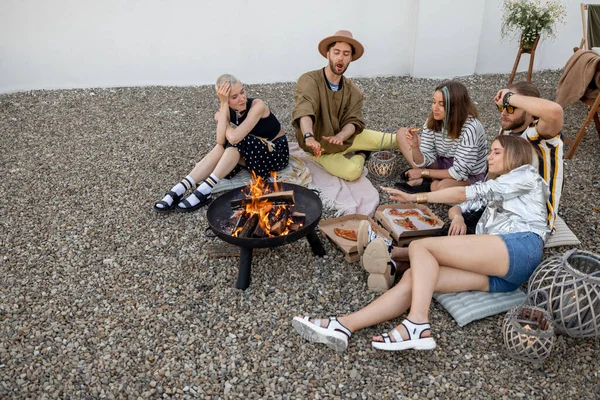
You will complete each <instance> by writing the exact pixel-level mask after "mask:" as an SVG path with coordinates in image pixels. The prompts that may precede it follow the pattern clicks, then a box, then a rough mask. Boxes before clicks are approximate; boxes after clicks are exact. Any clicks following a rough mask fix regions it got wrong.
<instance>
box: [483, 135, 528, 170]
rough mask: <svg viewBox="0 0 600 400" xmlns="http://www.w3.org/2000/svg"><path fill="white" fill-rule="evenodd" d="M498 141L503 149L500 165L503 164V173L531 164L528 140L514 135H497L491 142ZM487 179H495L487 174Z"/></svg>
mask: <svg viewBox="0 0 600 400" xmlns="http://www.w3.org/2000/svg"><path fill="white" fill-rule="evenodd" d="M495 141H498V143H500V146H502V148H503V149H504V155H503V157H502V163H503V164H504V173H508V172H510V171H512V170H513V169H515V168H518V167H520V166H522V165H527V164H531V162H532V160H533V151H534V150H533V147H532V146H531V143H529V140H527V139H524V138H522V137H521V136H516V135H498V136H496V137H495V138H494V140H492V143H494V142H495ZM488 178H492V179H493V178H497V176H492V175H491V174H488Z"/></svg>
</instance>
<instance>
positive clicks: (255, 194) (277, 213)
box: [232, 171, 302, 237]
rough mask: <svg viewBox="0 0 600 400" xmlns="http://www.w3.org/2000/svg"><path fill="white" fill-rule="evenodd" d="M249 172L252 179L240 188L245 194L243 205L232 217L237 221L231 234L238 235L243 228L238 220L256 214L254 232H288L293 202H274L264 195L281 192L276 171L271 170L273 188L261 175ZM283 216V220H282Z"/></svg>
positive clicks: (243, 219) (267, 234)
mask: <svg viewBox="0 0 600 400" xmlns="http://www.w3.org/2000/svg"><path fill="white" fill-rule="evenodd" d="M251 172H252V179H251V181H250V185H249V186H248V187H246V188H244V189H242V192H244V194H245V196H246V201H245V203H244V206H243V207H242V209H240V210H238V211H236V212H235V214H234V215H233V217H232V218H233V219H234V220H235V221H237V223H236V227H235V229H234V231H233V232H232V236H236V237H237V236H239V235H240V233H241V232H242V230H243V229H244V226H243V224H241V223H240V222H241V221H244V222H245V221H248V220H249V219H250V218H252V216H253V215H257V216H258V222H257V226H258V227H257V228H255V230H254V232H256V230H258V231H261V230H262V233H263V234H264V237H274V236H283V235H287V234H289V233H290V232H291V230H290V226H292V225H293V224H294V220H293V219H292V212H291V209H290V208H291V206H293V203H292V204H275V203H273V201H272V199H270V198H269V197H268V196H267V197H265V195H268V194H270V193H276V192H281V189H280V188H279V185H278V184H277V173H276V172H271V178H272V180H273V190H271V189H270V187H269V186H267V185H266V183H267V182H266V181H265V180H264V179H263V178H262V177H260V176H257V175H256V174H255V173H254V171H251ZM273 198H275V197H273ZM284 218H285V220H283V219H284ZM276 224H279V226H278V227H275V225H276ZM282 224H284V225H283V226H284V227H283V229H281V228H282V226H281V225H282ZM240 225H242V226H240ZM300 226H302V224H300ZM297 228H299V227H297ZM294 230H297V229H294ZM274 233H275V234H274Z"/></svg>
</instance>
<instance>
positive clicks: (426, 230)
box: [375, 203, 444, 244]
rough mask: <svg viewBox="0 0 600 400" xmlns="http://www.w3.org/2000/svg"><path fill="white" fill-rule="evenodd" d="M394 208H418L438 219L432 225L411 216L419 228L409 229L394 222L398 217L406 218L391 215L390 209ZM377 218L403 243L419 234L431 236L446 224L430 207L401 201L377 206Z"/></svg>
mask: <svg viewBox="0 0 600 400" xmlns="http://www.w3.org/2000/svg"><path fill="white" fill-rule="evenodd" d="M393 209H397V210H403V211H404V210H411V209H416V210H418V211H419V212H421V213H423V214H424V215H427V216H428V217H430V218H433V219H434V220H435V221H436V224H435V225H434V226H430V225H429V224H427V223H425V222H423V221H420V220H419V219H418V217H413V216H410V217H408V218H409V219H410V220H411V222H412V223H413V224H414V225H415V226H416V227H417V228H418V229H417V230H408V229H405V228H403V227H401V226H400V225H398V224H397V223H395V222H394V219H397V218H406V217H400V216H394V215H390V211H391V210H393ZM375 220H376V221H377V222H379V223H380V224H381V225H382V226H383V228H384V229H385V230H386V231H387V232H389V234H390V235H391V237H392V238H393V239H394V240H395V241H396V242H397V243H398V244H403V243H406V242H407V241H408V242H410V241H411V240H414V239H418V237H419V236H430V235H433V234H434V233H436V232H438V231H439V230H440V229H442V227H443V226H444V222H443V221H442V220H441V219H439V218H438V217H437V215H435V214H434V213H433V212H432V211H431V210H430V209H429V208H427V207H425V206H423V205H421V204H414V203H399V204H383V205H381V206H379V207H377V211H376V212H375Z"/></svg>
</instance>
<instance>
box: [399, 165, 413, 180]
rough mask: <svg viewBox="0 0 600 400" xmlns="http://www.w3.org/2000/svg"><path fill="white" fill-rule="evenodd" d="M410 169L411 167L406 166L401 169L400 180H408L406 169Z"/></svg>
mask: <svg viewBox="0 0 600 400" xmlns="http://www.w3.org/2000/svg"><path fill="white" fill-rule="evenodd" d="M411 169H412V167H410V168H406V169H405V170H404V171H402V173H401V174H400V179H402V181H405V182H408V181H409V178H408V171H410V170H411Z"/></svg>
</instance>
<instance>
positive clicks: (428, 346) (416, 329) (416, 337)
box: [371, 319, 436, 351]
mask: <svg viewBox="0 0 600 400" xmlns="http://www.w3.org/2000/svg"><path fill="white" fill-rule="evenodd" d="M402 325H404V328H405V329H406V332H408V340H404V339H402V335H400V332H398V329H395V328H394V329H393V330H392V331H391V332H390V333H391V335H392V337H393V338H394V341H392V339H391V338H390V335H389V334H388V333H383V334H381V337H383V342H376V341H372V342H371V345H372V346H373V347H374V348H376V349H378V350H387V351H397V350H408V349H415V350H433V349H435V347H436V344H435V340H433V338H432V337H426V338H422V337H421V335H422V334H423V332H425V331H431V326H430V325H429V323H423V324H415V323H414V322H412V321H411V320H409V319H405V320H404V321H402Z"/></svg>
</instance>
